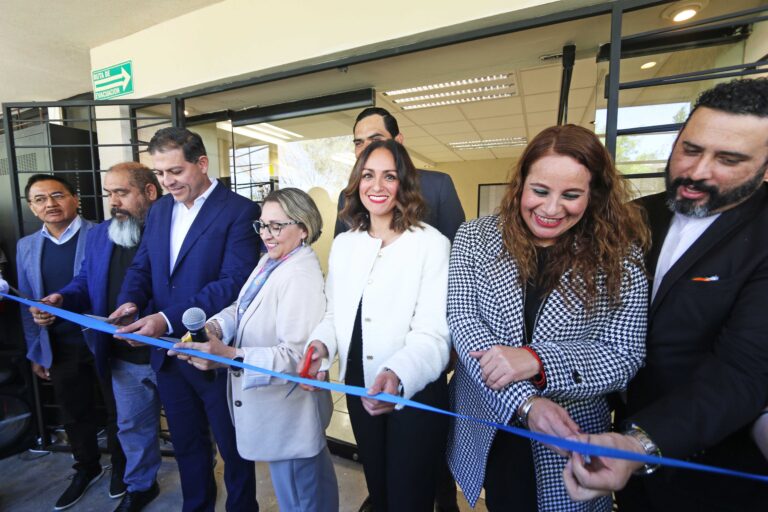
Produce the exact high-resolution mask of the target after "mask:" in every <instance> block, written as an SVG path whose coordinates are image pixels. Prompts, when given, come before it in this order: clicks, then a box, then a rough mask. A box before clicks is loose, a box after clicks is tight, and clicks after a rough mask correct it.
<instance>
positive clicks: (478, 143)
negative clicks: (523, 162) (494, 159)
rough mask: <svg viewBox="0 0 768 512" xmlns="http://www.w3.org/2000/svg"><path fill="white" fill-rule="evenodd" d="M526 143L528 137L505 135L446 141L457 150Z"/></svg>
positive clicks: (512, 145) (502, 146)
mask: <svg viewBox="0 0 768 512" xmlns="http://www.w3.org/2000/svg"><path fill="white" fill-rule="evenodd" d="M526 144H528V139H527V138H525V137H505V138H502V139H480V140H467V141H463V142H449V143H448V145H449V146H450V147H451V149H456V150H459V151H463V150H466V149H493V148H512V147H516V146H525V145H526Z"/></svg>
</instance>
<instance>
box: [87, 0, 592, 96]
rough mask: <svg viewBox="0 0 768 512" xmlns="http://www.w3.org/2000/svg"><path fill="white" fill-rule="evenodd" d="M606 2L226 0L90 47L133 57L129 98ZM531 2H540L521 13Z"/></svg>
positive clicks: (99, 53) (94, 55)
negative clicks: (364, 48) (328, 56)
mask: <svg viewBox="0 0 768 512" xmlns="http://www.w3.org/2000/svg"><path fill="white" fill-rule="evenodd" d="M605 1H606V0H562V1H553V0H512V1H510V0H476V1H474V2H444V1H438V0H423V1H420V2H413V1H411V0H390V1H389V2H387V3H386V4H382V5H376V6H372V7H371V6H367V7H366V6H365V5H364V4H360V3H359V2H350V1H344V0H324V1H322V2H312V1H308V0H283V1H282V2H255V1H252V0H224V1H223V2H220V3H217V4H214V5H211V6H208V7H205V8H203V9H200V10H197V11H194V12H190V13H187V14H183V15H181V16H179V17H178V18H175V19H172V20H169V21H165V22H162V23H159V24H157V25H155V26H152V27H149V28H146V29H144V30H142V31H140V32H137V33H135V34H132V35H130V36H128V37H124V38H122V39H118V40H115V41H111V42H109V43H106V44H103V45H101V46H97V47H95V48H92V49H91V69H99V68H103V67H107V66H111V65H114V64H117V63H120V62H124V61H127V60H131V61H133V72H134V77H133V78H134V93H133V94H132V95H129V96H126V98H141V97H149V96H154V95H162V94H168V93H171V92H177V91H180V90H185V89H187V90H189V89H195V88H199V87H201V86H203V85H205V84H211V83H222V82H229V81H232V80H234V79H236V78H238V77H246V76H249V75H254V74H257V73H258V72H259V71H262V70H267V69H275V68H279V67H281V66H288V65H291V64H295V63H299V62H306V61H312V60H313V59H314V60H315V61H318V60H319V59H320V58H321V57H322V56H324V55H339V54H346V55H351V54H353V53H358V52H359V51H360V50H359V49H360V48H361V47H369V49H373V48H377V49H378V48H387V47H391V46H394V45H395V44H397V43H392V42H391V41H393V40H402V38H405V37H408V41H409V42H415V41H418V40H420V39H424V38H426V36H425V35H424V33H426V32H429V31H436V30H437V31H439V33H440V35H444V34H447V33H460V32H464V31H466V30H467V29H468V28H472V27H478V26H482V25H484V24H488V23H489V22H488V21H487V20H483V18H488V17H494V16H501V17H502V18H503V19H497V20H494V21H495V22H496V23H498V22H500V21H509V20H512V19H517V17H518V16H519V17H521V18H531V17H536V16H538V15H542V14H545V13H551V12H556V11H559V10H563V6H562V5H561V4H567V8H568V9H575V8H577V7H579V6H582V5H587V4H595V3H604V2H605ZM531 7H536V9H534V10H532V11H527V12H525V13H519V14H516V13H517V11H520V10H522V9H527V8H531ZM366 9H368V10H366ZM477 20H481V21H477ZM462 24H463V26H462V27H458V25H462ZM467 24H471V25H472V27H469V26H467ZM432 35H433V36H434V35H435V34H434V32H433V34H432ZM387 42H389V43H387ZM356 49H357V50H356ZM289 67H290V66H289Z"/></svg>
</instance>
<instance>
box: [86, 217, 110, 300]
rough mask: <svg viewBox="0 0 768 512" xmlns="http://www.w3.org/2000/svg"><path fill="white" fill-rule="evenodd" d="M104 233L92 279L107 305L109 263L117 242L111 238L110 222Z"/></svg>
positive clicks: (100, 241)
mask: <svg viewBox="0 0 768 512" xmlns="http://www.w3.org/2000/svg"><path fill="white" fill-rule="evenodd" d="M107 222H109V223H112V222H114V220H112V219H110V220H109V221H107ZM103 235H104V236H103V238H101V239H100V240H98V242H99V245H101V247H99V248H98V254H99V257H98V258H96V262H97V263H96V265H97V267H96V272H95V273H96V275H95V276H93V277H92V278H91V279H93V280H94V281H95V282H94V283H93V286H98V287H99V292H100V295H101V297H103V298H104V304H105V307H106V300H107V293H108V291H109V264H110V262H111V261H112V251H113V250H114V248H115V244H114V243H113V242H112V241H111V240H110V239H109V224H107V226H106V229H105V230H104V232H103ZM88 286H89V287H90V286H92V285H91V283H88Z"/></svg>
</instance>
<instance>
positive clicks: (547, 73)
mask: <svg viewBox="0 0 768 512" xmlns="http://www.w3.org/2000/svg"><path fill="white" fill-rule="evenodd" d="M561 75H562V68H561V67H560V65H559V64H558V65H555V66H544V67H540V68H533V69H523V70H522V71H520V81H521V82H522V86H523V92H524V93H525V94H532V93H542V92H558V91H559V90H560V79H561Z"/></svg>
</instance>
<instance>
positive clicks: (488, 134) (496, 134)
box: [478, 126, 527, 140]
mask: <svg viewBox="0 0 768 512" xmlns="http://www.w3.org/2000/svg"><path fill="white" fill-rule="evenodd" d="M478 132H479V133H480V138H481V139H484V140H489V139H503V138H512V137H525V136H526V135H527V132H526V130H525V126H521V127H519V128H509V129H507V130H478Z"/></svg>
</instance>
